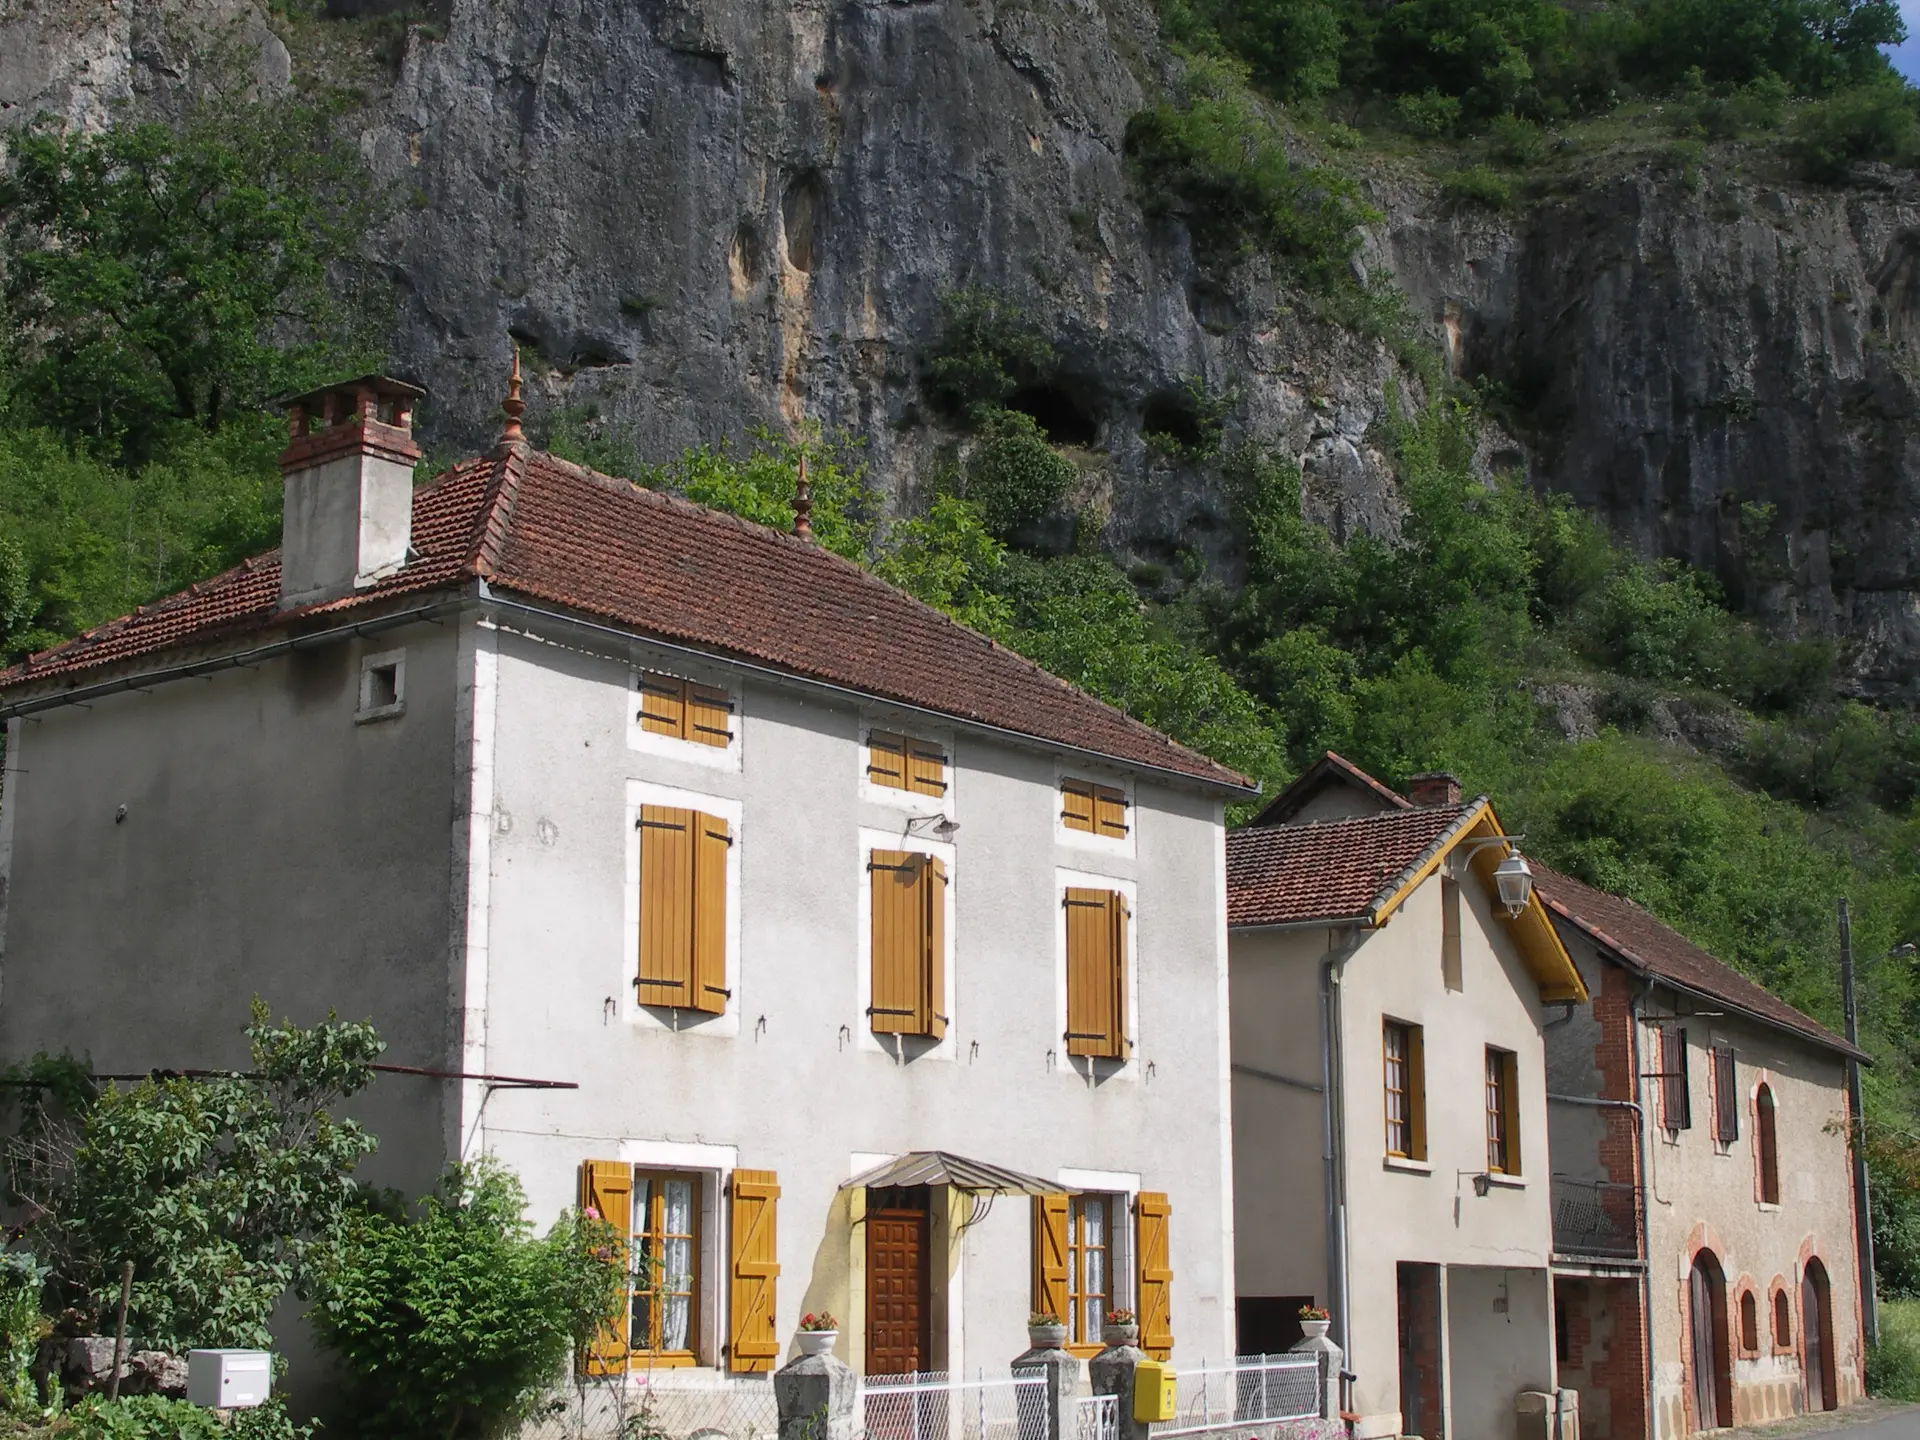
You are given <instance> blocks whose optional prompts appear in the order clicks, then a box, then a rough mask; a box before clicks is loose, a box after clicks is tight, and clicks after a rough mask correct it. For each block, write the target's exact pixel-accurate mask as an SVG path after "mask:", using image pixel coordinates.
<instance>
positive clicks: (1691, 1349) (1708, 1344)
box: [1534, 867, 1866, 1440]
mask: <svg viewBox="0 0 1920 1440" xmlns="http://www.w3.org/2000/svg"><path fill="white" fill-rule="evenodd" d="M1534 886H1535V892H1536V893H1537V894H1538V895H1539V896H1540V897H1541V898H1542V899H1543V900H1544V901H1545V902H1546V905H1547V908H1548V909H1549V911H1550V912H1551V913H1552V915H1553V917H1554V923H1555V925H1556V926H1557V927H1558V928H1559V930H1560V935H1561V938H1562V939H1563V940H1564V941H1565V943H1566V946H1567V949H1568V950H1569V951H1570V952H1571V953H1572V955H1573V958H1574V962H1575V963H1576V964H1577V965H1578V966H1579V968H1580V973H1581V976H1582V978H1583V979H1584V981H1585V983H1586V986H1587V988H1588V990H1590V991H1591V992H1592V994H1593V1005H1592V1008H1591V1009H1588V1010H1583V1011H1581V1012H1579V1013H1578V1014H1576V1015H1575V1016H1574V1017H1573V1018H1572V1019H1571V1020H1570V1021H1569V1022H1568V1023H1567V1024H1565V1025H1556V1026H1554V1027H1553V1028H1552V1029H1551V1030H1549V1032H1548V1036H1547V1062H1548V1069H1547V1085H1548V1090H1549V1094H1548V1097H1547V1099H1548V1107H1547V1113H1548V1117H1549V1144H1550V1147H1551V1150H1552V1154H1553V1189H1554V1252H1555V1254H1554V1298H1555V1304H1556V1307H1557V1309H1558V1312H1559V1324H1558V1326H1557V1330H1558V1334H1559V1344H1560V1374H1561V1377H1562V1380H1563V1382H1564V1383H1565V1384H1567V1385H1570V1386H1572V1387H1574V1388H1575V1389H1577V1390H1578V1391H1579V1392H1580V1412H1581V1429H1582V1432H1583V1434H1585V1435H1586V1436H1588V1437H1590V1440H1609V1437H1611V1440H1638V1437H1641V1436H1649V1435H1650V1436H1653V1437H1654V1440H1669V1437H1676V1436H1681V1435H1686V1434H1689V1433H1691V1432H1693V1431H1695V1430H1711V1429H1714V1428H1717V1427H1719V1426H1724V1425H1746V1424H1751V1423H1754V1422H1757V1421H1763V1420H1773V1419H1777V1418H1779V1417H1781V1416H1785V1415H1794V1414H1798V1413H1800V1412H1802V1411H1806V1410H1822V1409H1827V1410H1831V1409H1833V1408H1835V1407H1836V1406H1839V1405H1845V1404H1849V1403H1851V1402H1852V1401H1854V1400H1857V1399H1859V1398H1860V1397H1861V1396H1862V1395H1863V1394H1864V1393H1865V1386H1864V1374H1863V1368H1862V1367H1863V1366H1864V1364H1865V1348H1864V1347H1863V1345H1862V1344H1861V1324H1860V1289H1859V1273H1860V1266H1859V1262H1858V1256H1859V1246H1858V1231H1857V1229H1856V1227H1855V1214H1856V1212H1855V1208H1854V1203H1855V1202H1854V1193H1853V1176H1852V1167H1851V1159H1850V1155H1849V1152H1848V1135H1849V1134H1850V1133H1851V1121H1850V1115H1849V1107H1848V1102H1847V1063H1848V1061H1849V1060H1850V1059H1854V1060H1865V1058H1866V1057H1865V1056H1864V1055H1862V1054H1861V1053H1860V1052H1859V1051H1858V1050H1856V1049H1855V1048H1854V1047H1853V1046H1851V1045H1849V1044H1848V1043H1847V1042H1846V1041H1845V1040H1843V1039H1841V1038H1840V1037H1839V1036H1838V1035H1835V1034H1833V1033H1832V1032H1831V1031H1829V1030H1827V1029H1825V1028H1824V1027H1823V1026H1821V1025H1820V1024H1818V1023H1817V1022H1816V1021H1814V1020H1812V1019H1810V1018H1809V1017H1808V1016H1806V1015H1803V1014H1801V1013H1800V1012H1799V1011H1798V1010H1796V1009H1794V1008H1793V1007H1792V1006H1790V1005H1788V1004H1786V1003H1785V1002H1784V1001H1782V1000H1780V999H1779V998H1777V997H1776V996H1774V995H1772V994H1771V993H1769V992H1768V991H1767V990H1765V989H1763V988H1762V987H1761V986H1759V985H1757V984H1755V983H1754V982H1753V981H1751V980H1749V979H1747V978H1746V977H1745V976H1743V975H1741V974H1739V973H1737V972H1736V971H1734V970H1732V969H1730V968H1729V967H1727V966H1726V965H1723V964H1722V963H1721V962H1720V961H1718V960H1716V959H1714V957H1713V956H1711V955H1709V954H1707V953H1706V952H1705V951H1704V950H1702V949H1701V948H1700V947H1699V946H1697V945H1695V944H1693V943H1692V942H1690V941H1689V940H1687V939H1686V938H1685V937H1684V936H1682V935H1680V934H1679V933H1678V932H1676V931H1674V930H1672V929H1670V928H1668V927H1667V926H1665V925H1662V924H1661V923H1660V922H1659V921H1658V920H1655V919H1654V918H1653V917H1652V916H1651V915H1649V914H1648V913H1647V912H1646V911H1645V910H1642V909H1641V908H1640V907H1639V906H1637V905H1635V904H1633V903H1632V902H1631V901H1628V900H1623V899H1621V898H1619V897H1618V896H1615V895H1608V894H1605V893H1603V892H1602V891H1599V890H1595V889H1593V888H1591V887H1590V886H1587V885H1583V884H1581V883H1580V882H1579V881H1577V880H1573V879H1570V878H1568V877H1567V876H1564V875H1560V874H1556V873H1555V872H1553V871H1551V870H1548V869H1546V868H1544V867H1536V872H1535V879H1534ZM1650 1417H1651V1423H1649V1418H1650Z"/></svg>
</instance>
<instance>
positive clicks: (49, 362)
mask: <svg viewBox="0 0 1920 1440" xmlns="http://www.w3.org/2000/svg"><path fill="white" fill-rule="evenodd" d="M373 194H374V188H373V186H372V184H371V181H370V178H369V175H368V172H367V171H366V168H365V166H364V164H362V162H361V161H360V160H359V157H358V154H357V152H356V151H355V150H354V149H353V148H352V147H351V146H348V145H346V144H344V143H342V142H341V141H339V140H337V139H336V138H335V135H334V129H333V116H332V115H331V114H330V113H329V112H328V111H327V110H326V109H324V108H316V107H310V106H303V105H299V104H295V103H292V102H279V103H274V104H260V103H248V102H235V101H231V100H226V99H217V100H213V101H209V102H205V103H203V104H200V105H197V106H195V107H193V108H192V109H191V110H190V111H189V112H188V113H187V115H186V116H185V117H184V119H183V120H182V122H181V123H180V124H179V125H178V126H176V127H172V128H170V127H167V126H163V125H158V124H136V123H132V122H121V123H117V124H115V125H113V126H110V127H109V128H108V129H106V130H104V131H102V132H98V133H89V132H86V131H81V130H75V131H71V132H66V131H63V130H61V129H59V128H56V127H53V126H50V125H42V126H38V127H35V128H32V129H30V130H28V131H27V132H26V133H25V134H23V135H21V136H20V137H19V138H18V139H17V140H16V141H15V142H14V151H13V163H12V166H11V169H10V171H9V173H8V174H7V175H6V176H5V178H4V180H0V275H4V283H3V284H0V331H3V332H4V334H5V335H6V336H7V337H9V338H8V339H7V341H6V342H5V344H6V347H7V348H6V351H5V352H4V357H3V359H0V380H3V381H4V387H5V389H4V393H5V395H6V404H7V408H8V410H9V412H10V414H11V416H12V418H13V419H14V421H15V422H16V423H20V422H25V423H28V424H41V425H46V426H48V427H50V428H52V429H54V430H55V431H57V432H59V433H60V434H61V435H62V436H64V437H65V438H67V439H70V440H80V441H85V442H87V443H88V444H90V445H94V446H102V447H105V453H111V454H116V455H118V456H120V457H122V458H124V459H126V460H127V461H129V462H131V463H134V464H138V463H141V462H144V461H146V460H147V459H149V458H151V457H152V456H153V455H154V454H155V453H156V452H157V450H158V449H159V448H160V447H161V445H162V443H163V441H164V439H165V437H166V435H167V432H168V427H169V426H170V425H171V424H173V423H176V422H184V423H188V424H192V425H196V426H198V427H200V428H201V429H203V430H205V431H207V432H209V433H210V432H213V431H215V430H217V429H219V428H220V426H221V425H222V424H223V423H225V422H226V421H227V420H228V419H230V418H233V417H235V416H239V415H245V414H247V413H249V412H251V411H255V410H258V409H260V408H261V407H263V406H264V405H266V403H267V402H268V401H269V400H271V399H272V398H273V397H274V396H275V395H276V394H278V393H281V392H283V391H286V390H289V389H297V388H302V387H304V386H306V385H308V384H312V383H316V382H318V381H319V380H320V379H322V378H324V377H327V376H331V375H337V374H338V373H340V371H341V370H342V369H351V368H356V367H355V366H354V363H353V362H354V361H355V360H360V361H362V362H363V363H364V361H365V360H366V359H367V357H368V356H370V355H371V354H373V353H375V352H374V351H373V350H372V349H371V347H370V346H369V345H368V344H367V339H368V335H369V332H368V330H367V328H366V327H367V322H368V321H369V320H370V319H371V318H372V317H373V316H374V314H375V313H376V311H377V299H378V295H377V291H376V289H375V287H374V285H373V284H372V282H371V281H370V280H369V279H368V275H369V273H370V272H368V271H366V270H365V269H364V268H363V267H361V266H360V265H359V264H358V263H357V256H358V246H359V242H360V238H361V237H362V236H363V235H364V234H365V233H366V231H367V228H368V225H369V223H370V220H371V213H370V208H369V204H368V197H370V196H371V195H373Z"/></svg>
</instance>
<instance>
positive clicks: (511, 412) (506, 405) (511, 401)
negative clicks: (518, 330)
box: [500, 345, 527, 445]
mask: <svg viewBox="0 0 1920 1440" xmlns="http://www.w3.org/2000/svg"><path fill="white" fill-rule="evenodd" d="M500 408H501V409H502V410H504V411H506V414H507V427H506V429H504V430H502V431H501V432H500V443H501V444H502V445H524V444H525V443H526V439H527V436H526V432H525V431H523V430H522V429H521V428H520V417H521V416H522V415H524V414H526V413H527V402H526V401H524V400H522V399H521V398H520V347H519V346H518V345H515V346H514V347H513V373H512V374H511V375H509V376H508V377H507V398H506V399H505V400H502V401H501V402H500Z"/></svg>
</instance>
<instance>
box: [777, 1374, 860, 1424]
mask: <svg viewBox="0 0 1920 1440" xmlns="http://www.w3.org/2000/svg"><path fill="white" fill-rule="evenodd" d="M858 1388H859V1387H858V1384H857V1382H856V1381H855V1379H854V1374H853V1370H852V1369H851V1368H850V1367H849V1366H846V1365H842V1364H841V1363H840V1362H839V1361H838V1360H836V1359H834V1358H833V1356H831V1355H802V1356H801V1357H800V1358H799V1359H798V1360H794V1361H791V1362H789V1363H788V1364H786V1365H783V1366H781V1367H780V1368H779V1369H778V1370H776V1371H774V1372H773V1398H774V1401H775V1403H776V1404H778V1406H779V1407H780V1440H853V1437H854V1430H855V1426H854V1423H853V1420H854V1416H853V1407H854V1397H855V1395H856V1393H857V1391H858Z"/></svg>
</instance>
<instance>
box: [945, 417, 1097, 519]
mask: <svg viewBox="0 0 1920 1440" xmlns="http://www.w3.org/2000/svg"><path fill="white" fill-rule="evenodd" d="M979 430H980V438H979V440H978V441H977V442H976V443H975V445H974V447H973V451H972V453H971V454H969V455H968V456H967V463H966V498H967V499H968V500H969V501H970V502H972V503H973V504H974V505H976V506H978V507H979V510H980V517H981V519H982V520H983V521H984V522H985V524H986V527H987V530H988V531H989V533H991V534H993V535H994V536H996V537H997V538H999V539H1001V540H1005V539H1007V538H1008V537H1010V536H1011V535H1012V534H1013V533H1014V532H1015V531H1017V530H1019V529H1021V528H1022V527H1023V526H1026V525H1030V524H1032V523H1033V522H1034V521H1036V520H1040V519H1042V518H1043V517H1045V516H1046V515H1047V514H1048V513H1049V512H1050V511H1052V510H1053V508H1054V507H1055V506H1056V505H1058V504H1059V503H1060V501H1061V500H1062V499H1064V498H1065V497H1066V494H1067V491H1068V490H1069V489H1071V488H1072V486H1073V482H1074V479H1075V477H1076V474H1077V472H1076V471H1075V470H1074V468H1073V462H1072V461H1070V460H1068V459H1067V458H1066V457H1065V456H1063V455H1061V454H1059V453H1058V452H1057V451H1056V450H1055V449H1054V448H1053V447H1052V446H1051V445H1049V444H1048V443H1047V436H1046V432H1045V431H1044V430H1042V429H1041V428H1040V426H1039V424H1038V422H1036V421H1035V420H1034V418H1033V417H1032V416H1031V415H1024V414H1022V413H1021V412H1019V411H1018V410H993V411H989V412H987V413H986V415H985V416H984V417H983V419H982V420H981V422H980V426H979Z"/></svg>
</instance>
